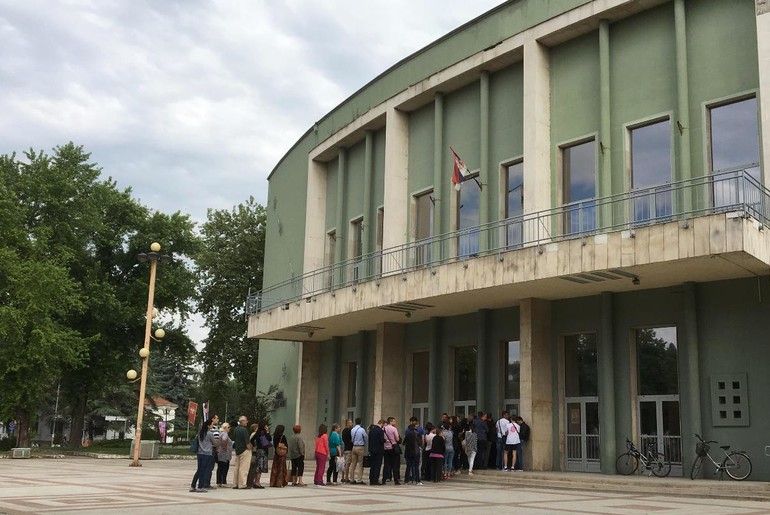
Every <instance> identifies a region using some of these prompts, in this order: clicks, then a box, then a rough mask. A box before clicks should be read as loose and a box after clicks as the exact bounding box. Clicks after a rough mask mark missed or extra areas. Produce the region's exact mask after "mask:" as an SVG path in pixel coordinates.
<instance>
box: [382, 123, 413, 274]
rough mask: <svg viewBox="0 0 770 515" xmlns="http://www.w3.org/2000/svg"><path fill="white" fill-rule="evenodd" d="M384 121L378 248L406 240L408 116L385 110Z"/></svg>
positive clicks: (401, 243)
mask: <svg viewBox="0 0 770 515" xmlns="http://www.w3.org/2000/svg"><path fill="white" fill-rule="evenodd" d="M385 123H386V126H385V188H384V204H385V220H384V223H383V232H382V248H384V249H388V248H391V247H397V246H399V245H403V244H404V243H406V242H407V223H406V222H407V215H408V213H409V198H408V197H409V193H408V178H409V116H408V115H407V114H406V113H404V112H403V111H399V110H398V109H395V108H391V109H388V111H387V113H386V122H385ZM383 266H386V265H383ZM393 271H394V270H383V272H393ZM395 271H396V272H397V271H398V270H395Z"/></svg>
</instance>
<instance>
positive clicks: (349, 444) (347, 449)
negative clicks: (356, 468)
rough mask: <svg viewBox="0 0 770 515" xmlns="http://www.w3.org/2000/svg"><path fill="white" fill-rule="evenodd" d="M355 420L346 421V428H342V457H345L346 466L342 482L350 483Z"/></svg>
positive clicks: (343, 470)
mask: <svg viewBox="0 0 770 515" xmlns="http://www.w3.org/2000/svg"><path fill="white" fill-rule="evenodd" d="M352 430H353V421H352V420H350V419H347V420H346V421H345V429H343V430H342V457H343V458H344V459H345V468H343V469H342V482H343V483H350V459H351V458H352V455H353V436H352V435H351V431H352Z"/></svg>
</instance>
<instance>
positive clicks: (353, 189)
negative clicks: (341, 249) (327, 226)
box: [345, 140, 366, 248]
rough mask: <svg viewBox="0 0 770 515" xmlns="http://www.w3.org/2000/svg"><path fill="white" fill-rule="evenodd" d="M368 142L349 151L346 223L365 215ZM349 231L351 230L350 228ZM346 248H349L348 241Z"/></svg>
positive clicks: (359, 144)
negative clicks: (365, 157) (365, 173)
mask: <svg viewBox="0 0 770 515" xmlns="http://www.w3.org/2000/svg"><path fill="white" fill-rule="evenodd" d="M365 149H366V140H361V141H359V142H358V143H356V144H355V145H353V146H351V147H350V148H349V149H348V169H347V171H346V174H345V175H346V177H345V178H346V184H345V187H346V188H347V191H346V192H345V199H346V203H345V208H346V214H345V222H350V220H352V219H353V218H357V217H359V216H362V215H363V214H364V154H365ZM348 229H349V228H348ZM345 248H348V245H347V241H346V242H345Z"/></svg>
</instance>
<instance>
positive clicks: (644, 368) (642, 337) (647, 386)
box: [636, 327, 679, 395]
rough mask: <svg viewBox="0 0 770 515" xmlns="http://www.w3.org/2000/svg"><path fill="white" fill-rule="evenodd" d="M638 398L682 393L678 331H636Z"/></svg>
mask: <svg viewBox="0 0 770 515" xmlns="http://www.w3.org/2000/svg"><path fill="white" fill-rule="evenodd" d="M636 353H637V363H638V367H639V371H638V374H637V377H638V378H639V379H638V382H639V384H638V387H639V395H674V394H678V393H679V366H678V352H677V341H676V327H657V328H652V329H639V330H637V331H636Z"/></svg>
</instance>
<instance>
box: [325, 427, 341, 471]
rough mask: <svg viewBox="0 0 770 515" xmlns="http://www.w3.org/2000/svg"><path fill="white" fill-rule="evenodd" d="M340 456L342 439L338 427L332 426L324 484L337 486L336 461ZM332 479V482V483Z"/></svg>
mask: <svg viewBox="0 0 770 515" xmlns="http://www.w3.org/2000/svg"><path fill="white" fill-rule="evenodd" d="M341 456H342V437H341V436H340V425H339V424H337V423H334V424H332V432H331V433H330V434H329V469H328V470H327V471H326V484H327V485H329V484H331V485H334V486H337V484H338V483H337V474H338V472H337V460H338V459H339V458H340V457H341ZM332 479H333V480H334V481H332Z"/></svg>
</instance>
